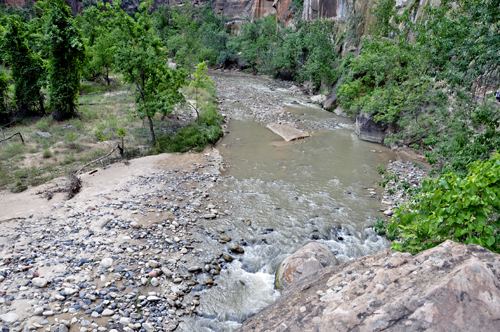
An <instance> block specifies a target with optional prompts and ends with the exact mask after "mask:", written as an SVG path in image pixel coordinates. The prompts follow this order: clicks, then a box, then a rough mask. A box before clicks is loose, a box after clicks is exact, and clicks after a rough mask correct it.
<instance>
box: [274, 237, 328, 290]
mask: <svg viewBox="0 0 500 332" xmlns="http://www.w3.org/2000/svg"><path fill="white" fill-rule="evenodd" d="M337 264H338V262H337V259H336V258H335V255H334V254H333V252H331V250H330V249H328V247H327V246H325V245H324V244H321V243H318V242H310V243H308V244H306V245H305V246H304V247H302V248H300V249H299V250H297V251H296V252H295V253H294V254H293V255H291V256H288V257H287V258H285V259H284V260H283V262H281V264H280V266H279V267H278V270H277V271H276V280H275V285H276V287H277V288H280V289H283V288H285V287H287V286H289V285H291V284H292V283H294V282H297V281H298V280H300V279H302V278H304V277H307V276H309V275H311V274H315V273H317V272H319V271H320V270H322V269H323V268H325V267H327V266H330V265H337Z"/></svg>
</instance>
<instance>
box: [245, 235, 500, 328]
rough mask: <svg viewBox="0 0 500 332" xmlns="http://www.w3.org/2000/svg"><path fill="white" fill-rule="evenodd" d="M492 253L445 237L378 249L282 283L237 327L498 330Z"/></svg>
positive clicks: (499, 279) (499, 301) (498, 282)
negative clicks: (403, 248)
mask: <svg viewBox="0 0 500 332" xmlns="http://www.w3.org/2000/svg"><path fill="white" fill-rule="evenodd" d="M498 308H500V255H497V254H493V253H492V252H490V251H489V250H487V249H485V248H483V247H480V246H478V245H468V246H465V245H462V244H458V243H455V242H452V241H446V242H444V243H443V244H441V245H439V246H438V247H436V248H433V249H430V250H427V251H424V252H422V253H420V254H418V255H416V256H412V255H411V254H408V253H400V252H394V251H392V250H384V251H381V252H378V253H376V254H374V255H370V256H365V257H360V258H357V259H353V260H350V261H348V262H347V263H345V264H343V265H341V266H338V267H328V268H325V269H322V270H321V271H319V272H318V273H315V274H312V275H309V276H308V277H305V278H302V279H301V280H298V281H297V282H294V283H293V284H291V285H290V286H288V287H287V288H286V289H285V291H284V292H283V294H282V295H281V297H279V298H278V300H277V301H276V302H275V303H273V304H271V305H269V306H268V307H266V308H265V309H264V310H262V311H261V312H259V313H257V314H256V315H254V316H253V317H252V318H250V319H249V320H247V321H246V322H245V323H244V324H243V326H242V327H241V328H240V329H239V330H238V331H240V332H243V331H252V332H259V331H278V330H281V329H282V328H283V327H287V331H292V332H293V331H354V330H356V331H358V330H359V331H424V330H425V331H452V330H453V331H485V332H490V331H499V330H500V310H499V309H498Z"/></svg>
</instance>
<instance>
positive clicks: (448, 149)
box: [0, 0, 500, 252]
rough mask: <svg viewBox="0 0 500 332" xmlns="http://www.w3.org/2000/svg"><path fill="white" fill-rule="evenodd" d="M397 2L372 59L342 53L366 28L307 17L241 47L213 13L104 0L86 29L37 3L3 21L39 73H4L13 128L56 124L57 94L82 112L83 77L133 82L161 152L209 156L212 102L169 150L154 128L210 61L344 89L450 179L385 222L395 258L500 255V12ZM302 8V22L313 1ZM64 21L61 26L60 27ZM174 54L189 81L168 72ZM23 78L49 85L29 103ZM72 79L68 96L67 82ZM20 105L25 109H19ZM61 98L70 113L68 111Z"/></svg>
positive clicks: (369, 42)
mask: <svg viewBox="0 0 500 332" xmlns="http://www.w3.org/2000/svg"><path fill="white" fill-rule="evenodd" d="M48 4H51V5H50V6H49V5H48ZM395 4H396V1H395V0H381V1H379V2H378V4H377V6H376V8H375V9H374V14H375V16H376V17H377V21H376V23H375V25H374V26H373V27H372V31H371V35H370V37H369V38H364V40H363V45H362V51H361V54H360V55H359V56H357V55H356V54H353V53H352V52H343V51H342V50H341V48H340V47H339V45H341V44H342V41H345V40H354V41H357V42H361V41H360V40H357V38H359V36H356V34H355V33H354V32H353V31H355V26H356V24H357V23H358V22H356V18H353V19H352V21H351V22H347V23H346V25H345V27H344V28H342V29H341V28H340V26H338V23H335V22H333V21H327V20H321V19H320V20H315V21H312V22H305V21H302V20H301V19H299V18H297V19H296V21H295V22H294V24H293V26H291V27H285V26H282V25H278V24H276V19H275V17H273V15H269V16H267V17H265V18H260V19H254V20H248V21H247V22H245V23H244V24H243V25H242V27H241V31H240V32H239V34H238V35H237V36H231V35H230V33H229V31H228V30H227V25H226V23H227V19H226V18H224V17H221V16H217V15H215V14H214V13H213V12H212V10H211V8H210V7H202V8H197V9H195V8H193V7H192V6H191V5H189V4H186V5H185V6H182V7H175V8H171V7H166V6H164V7H160V8H159V9H158V10H157V11H155V12H152V13H149V10H148V4H147V3H142V4H141V5H140V7H139V11H138V12H137V13H134V14H127V13H125V12H123V11H122V10H121V9H120V8H119V4H115V6H112V5H109V4H106V5H104V4H103V3H101V2H97V3H96V4H95V5H90V6H88V7H87V8H86V9H85V10H84V12H83V14H82V15H80V16H78V17H77V18H76V19H72V18H70V16H69V12H68V10H67V8H66V9H65V7H64V5H63V4H62V2H60V1H56V0H50V1H49V2H38V3H37V5H36V7H34V9H33V11H32V12H30V11H28V10H26V11H24V12H22V13H19V14H20V15H17V16H14V15H7V14H6V12H5V11H4V12H3V13H4V14H2V15H3V17H2V27H3V32H2V33H3V34H5V35H6V36H10V37H9V38H10V39H9V38H4V40H6V41H9V42H8V43H7V44H15V43H14V40H19V41H21V42H19V43H17V44H15V45H18V46H16V47H17V51H18V52H22V54H23V56H24V58H23V59H26V60H25V61H24V62H23V63H29V68H31V69H32V71H30V73H28V74H26V71H24V70H21V73H20V71H18V70H17V71H16V69H15V68H16V65H15V63H14V62H15V57H13V56H12V55H10V58H9V55H8V52H9V51H8V50H9V47H11V48H12V47H13V46H12V45H5V46H4V47H3V48H2V49H3V50H4V54H5V55H2V57H3V59H4V61H5V63H7V64H9V65H10V68H11V69H10V70H11V71H10V74H11V75H12V76H13V79H14V82H15V86H14V91H13V92H12V91H10V89H11V87H10V86H9V84H6V83H5V82H7V78H6V76H5V74H2V75H1V76H0V88H2V87H3V88H2V90H0V96H1V98H2V99H1V101H2V102H3V104H2V110H3V114H4V115H3V117H4V122H6V121H8V120H7V118H9V117H12V116H13V115H14V116H15V117H16V118H18V119H20V118H23V117H24V118H28V116H33V115H39V116H40V115H43V114H45V113H46V112H47V111H46V110H45V106H44V103H43V101H44V98H45V94H46V93H47V91H48V94H49V97H50V98H49V104H48V110H50V111H51V112H52V114H53V117H54V116H55V117H56V118H57V119H58V120H59V119H64V118H69V117H71V116H73V115H75V107H76V106H77V95H78V88H79V85H80V83H79V82H80V81H79V77H78V75H77V73H81V74H82V75H83V77H84V78H85V79H87V80H88V81H92V82H95V81H99V80H102V81H103V82H104V83H103V84H102V85H93V84H94V83H92V84H91V86H99V88H100V89H106V85H110V86H112V85H113V84H115V85H116V84H118V83H117V82H118V81H119V80H123V82H125V83H128V84H131V85H130V87H131V88H132V87H133V88H132V89H133V90H134V92H133V93H132V94H133V98H132V101H133V102H135V106H134V107H133V114H135V115H136V116H139V117H140V118H141V119H145V120H147V122H148V125H149V131H150V135H151V142H153V144H155V148H156V149H159V150H166V151H171V150H177V151H184V150H186V149H187V148H186V147H185V146H184V144H185V142H194V143H193V144H191V143H190V144H188V146H189V147H191V146H192V145H194V146H197V147H200V146H203V145H204V144H206V143H207V142H212V141H213V140H214V139H216V137H218V136H219V135H220V130H219V129H218V125H219V124H220V121H221V119H220V117H218V116H217V113H216V109H215V106H214V104H213V103H212V104H211V103H206V111H205V112H201V113H200V119H199V121H197V123H194V122H192V123H191V124H189V125H188V126H185V127H182V129H179V130H178V131H175V130H174V131H170V132H168V130H166V131H167V132H168V133H167V134H165V135H163V136H162V137H159V138H158V139H157V138H156V136H155V126H156V127H157V128H158V127H160V126H161V121H160V118H162V119H165V116H167V115H168V114H170V113H171V112H172V111H173V110H174V109H177V108H179V105H182V101H183V95H182V94H180V93H179V88H180V87H181V86H183V85H184V84H186V83H187V80H188V72H189V71H192V70H193V68H194V66H195V65H196V64H198V63H200V62H204V61H208V63H209V64H211V65H221V66H224V67H228V66H234V65H238V66H239V67H240V68H243V69H244V70H246V71H249V72H252V73H256V74H257V73H258V74H271V75H274V76H275V77H278V78H282V79H287V80H295V81H297V82H299V83H303V84H304V85H306V86H307V87H308V89H309V91H310V92H312V93H317V92H322V93H324V92H327V90H328V89H330V87H331V86H332V85H333V84H334V83H338V89H337V96H338V106H341V107H342V108H343V109H344V111H345V112H346V113H347V114H350V115H352V116H355V115H356V114H359V113H360V112H367V113H370V114H371V115H372V116H373V117H374V120H375V121H376V122H378V123H380V124H384V125H388V126H389V127H390V128H391V129H392V134H391V135H390V136H389V137H388V138H387V139H386V141H385V143H386V144H396V145H407V146H410V147H412V148H414V149H415V150H419V151H420V152H421V153H422V154H423V155H425V156H426V157H427V160H428V161H429V163H430V164H432V165H433V166H434V168H433V175H436V176H437V178H436V179H434V180H428V182H426V183H425V184H424V185H423V187H422V189H421V192H420V193H417V196H414V198H412V199H410V203H409V204H410V205H407V206H403V207H400V208H399V209H398V211H397V212H396V213H395V214H394V217H393V218H392V219H391V220H390V221H389V223H387V224H386V225H385V226H386V227H387V234H388V235H390V237H392V238H393V239H395V240H396V241H395V242H394V244H393V248H394V249H398V250H407V251H411V252H418V251H420V250H423V249H426V248H429V247H432V246H435V245H437V244H439V243H441V242H443V241H444V240H446V239H453V240H455V241H459V242H466V243H477V244H481V245H483V246H486V247H488V248H489V249H491V250H493V251H496V252H498V250H499V248H498V243H499V242H500V234H499V233H498V226H499V225H498V213H497V209H498V207H499V201H498V199H497V198H496V195H497V194H498V189H497V188H498V183H497V182H498V181H497V180H496V178H495V177H496V175H491V174H493V173H494V172H496V171H494V170H495V169H496V168H495V163H497V162H498V156H497V155H493V154H492V152H493V151H495V150H497V149H498V147H499V145H500V141H499V139H498V134H497V131H498V127H499V125H500V123H499V117H498V113H499V112H498V104H497V103H496V102H495V101H494V99H493V95H492V93H491V90H494V89H496V86H495V85H497V84H498V81H499V68H498V66H499V65H498V61H497V55H496V50H497V49H498V45H499V42H500V41H499V39H498V38H499V37H498V36H499V34H498V24H499V23H498V22H500V20H499V18H500V8H499V6H498V3H497V2H496V1H489V0H488V1H480V0H473V1H465V0H458V1H449V0H443V1H442V2H441V5H440V6H437V7H436V6H434V7H433V6H428V7H426V8H425V10H424V13H423V14H421V15H420V16H419V17H416V12H415V8H414V7H412V6H410V7H409V8H408V9H407V10H405V11H404V12H402V13H397V12H396V10H395ZM294 8H298V9H296V10H297V11H300V8H301V6H300V1H296V2H294ZM27 13H28V14H27ZM29 13H31V14H29ZM295 17H300V15H295ZM68 22H69V23H71V24H69V23H68ZM57 24H60V28H59V29H53V27H54V26H58V25H57ZM17 25H22V26H25V27H26V28H25V29H22V31H23V33H22V34H21V35H19V33H17V35H16V32H15V31H16V29H15V27H16V26H17ZM56 30H57V31H56ZM17 31H21V30H17ZM49 36H51V37H52V38H48V37H49ZM15 38H18V39H15ZM64 41H66V42H64ZM54 43H62V44H61V45H62V46H64V47H66V49H65V51H64V52H66V53H64V56H65V57H66V58H67V59H70V61H69V63H68V64H67V67H66V68H70V69H71V70H70V71H68V70H65V71H55V68H56V64H57V63H58V62H57V61H59V60H58V59H59V58H58V57H60V56H62V55H61V54H58V53H57V52H55V50H56V49H57V50H59V49H60V48H58V47H56V44H54ZM140 45H142V46H143V47H141V46H140ZM64 47H63V48H64ZM167 50H168V52H169V55H170V56H172V57H173V59H174V61H175V62H176V63H178V64H179V65H180V69H179V70H173V69H171V68H169V67H168V66H167V63H168V62H167V58H166V56H167ZM11 54H12V53H11ZM9 59H10V61H11V62H12V64H10V63H9ZM16 59H20V57H16ZM199 70H201V71H203V70H204V69H203V68H201V67H199ZM7 73H9V72H8V71H7ZM20 75H29V77H30V79H32V80H33V82H36V84H31V85H30V86H29V87H30V88H31V89H32V90H33V92H32V93H30V98H31V99H29V100H28V101H24V100H21V98H20V97H19V96H20V95H19V94H18V91H21V89H23V88H26V87H23V86H22V84H21V83H18V82H22V80H21V79H20V77H22V76H20ZM37 75H38V76H37ZM60 75H68V76H67V77H64V78H62V77H61V76H60ZM77 78H78V79H77ZM65 80H66V81H67V83H68V86H69V87H68V86H66V84H61V82H63V81H64V82H66V81H65ZM2 82H3V83H2ZM71 82H73V83H71ZM47 83H48V84H47ZM60 85H64V89H63V88H62V87H60ZM68 89H69V90H68ZM187 89H188V90H190V91H191V92H192V93H194V95H195V97H194V98H195V99H196V109H197V110H199V94H200V92H199V88H198V87H196V86H193V85H192V86H191V87H190V88H187ZM210 89H211V88H210V84H206V86H205V87H204V91H209V92H208V94H210V91H211V90H210ZM12 94H13V96H14V98H13V100H14V103H12V101H10V102H9V100H10V99H9V97H10V96H11V95H12ZM41 95H42V96H44V98H41V97H40V96H41ZM16 96H17V97H16ZM60 100H66V101H68V102H66V103H64V105H65V106H64V107H62V106H61V105H62V103H61V102H60ZM14 104H15V107H13V105H14ZM23 105H27V106H23ZM20 106H22V107H21V108H20ZM23 112H24V113H23ZM83 113H84V112H83V111H82V114H83ZM204 114H205V115H204ZM80 119H81V118H80ZM9 120H10V119H9ZM69 121H76V120H69ZM155 121H156V122H155ZM103 129H104V128H103ZM138 131H139V130H138ZM106 135H111V137H112V138H114V137H116V134H114V133H110V134H106ZM106 135H104V134H103V135H102V136H100V137H106ZM193 137H195V139H193ZM2 162H3V163H5V160H3V161H2ZM2 169H5V167H2ZM4 172H5V171H4ZM492 172H493V173H492ZM495 174H496V173H495ZM478 179H481V180H480V181H482V182H481V184H478V183H477V181H479V180H478ZM9 181H10V180H9ZM436 188H437V189H436ZM440 197H444V198H445V200H444V201H443V200H442V199H439V198H440ZM427 199H429V201H428V200H427ZM445 202H446V203H445ZM416 211H419V212H418V217H417V215H416V214H415V213H417V212H416Z"/></svg>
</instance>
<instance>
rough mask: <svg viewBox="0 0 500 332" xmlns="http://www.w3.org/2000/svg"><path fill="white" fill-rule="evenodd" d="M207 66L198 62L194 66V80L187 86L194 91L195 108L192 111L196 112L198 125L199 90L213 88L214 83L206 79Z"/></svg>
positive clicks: (208, 78)
mask: <svg viewBox="0 0 500 332" xmlns="http://www.w3.org/2000/svg"><path fill="white" fill-rule="evenodd" d="M207 69H208V68H207V64H206V63H205V62H200V63H199V64H198V65H197V66H196V71H195V72H194V73H193V76H194V80H192V81H191V82H190V83H189V86H191V87H193V88H194V91H195V100H196V106H195V107H194V110H195V111H196V115H197V121H198V123H199V122H200V112H199V109H200V97H199V90H200V89H209V88H213V87H215V84H214V82H212V80H211V79H210V77H208V75H207Z"/></svg>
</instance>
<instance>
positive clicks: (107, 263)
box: [100, 257, 113, 269]
mask: <svg viewBox="0 0 500 332" xmlns="http://www.w3.org/2000/svg"><path fill="white" fill-rule="evenodd" d="M100 265H101V266H102V267H103V268H105V269H108V268H110V267H111V266H112V265H113V258H111V257H107V258H104V259H103V260H101V263H100Z"/></svg>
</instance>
